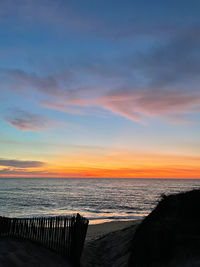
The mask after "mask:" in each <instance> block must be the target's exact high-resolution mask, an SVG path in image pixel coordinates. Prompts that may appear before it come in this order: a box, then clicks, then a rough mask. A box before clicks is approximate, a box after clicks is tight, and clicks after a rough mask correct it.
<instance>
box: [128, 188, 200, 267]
mask: <svg viewBox="0 0 200 267" xmlns="http://www.w3.org/2000/svg"><path fill="white" fill-rule="evenodd" d="M132 266H134V267H148V266H149V267H154V266H155V267H157V266H159V267H162V266H171V267H172V266H176V267H178V266H181V267H184V266H200V190H193V191H190V192H185V193H179V194H175V195H170V196H163V198H162V200H161V201H160V202H159V203H158V205H157V207H156V208H155V209H154V210H153V211H152V212H151V213H150V214H149V216H147V217H146V218H145V219H144V220H143V222H142V223H141V224H140V225H139V227H138V228H137V231H136V233H135V235H134V238H133V243H132V248H131V256H130V260H129V267H132Z"/></svg>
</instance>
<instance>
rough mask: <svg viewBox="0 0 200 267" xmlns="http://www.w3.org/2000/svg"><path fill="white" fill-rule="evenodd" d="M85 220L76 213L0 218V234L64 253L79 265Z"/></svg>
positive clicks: (86, 225) (86, 222)
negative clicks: (73, 214)
mask: <svg viewBox="0 0 200 267" xmlns="http://www.w3.org/2000/svg"><path fill="white" fill-rule="evenodd" d="M87 227H88V220H87V219H85V218H83V217H82V216H80V215H79V214H77V215H76V216H71V217H67V216H58V217H39V218H7V217H0V237H3V236H6V237H12V238H17V239H24V240H30V241H34V242H37V243H39V244H42V245H43V246H45V247H47V248H49V249H52V250H54V251H56V252H58V253H59V254H61V255H63V256H65V257H66V258H67V259H68V260H69V261H70V262H71V263H72V264H73V265H75V266H79V264H80V257H81V252H82V249H83V246H84V241H85V237H86V233H87Z"/></svg>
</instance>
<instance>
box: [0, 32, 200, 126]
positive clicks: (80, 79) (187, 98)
mask: <svg viewBox="0 0 200 267" xmlns="http://www.w3.org/2000/svg"><path fill="white" fill-rule="evenodd" d="M199 32H200V28H199V27H192V28H190V29H187V30H186V31H184V32H182V33H180V34H179V35H177V36H176V37H173V38H171V39H170V40H168V41H167V42H165V43H164V44H163V43H162V44H157V45H156V46H155V48H153V49H150V50H148V52H146V53H143V54H139V55H134V56H132V57H131V56H130V57H129V58H128V56H127V55H125V56H124V57H123V58H122V57H121V58H120V59H116V60H115V64H113V63H112V64H109V63H108V62H107V61H104V60H100V61H99V64H96V63H94V62H93V61H92V60H91V62H87V64H86V65H84V63H83V64H78V65H77V66H74V68H73V69H66V70H65V71H64V72H63V73H56V74H51V75H47V76H41V75H37V74H36V73H34V74H33V73H27V72H25V71H21V70H1V72H2V73H3V74H4V79H5V80H4V82H5V83H7V87H8V88H10V89H12V90H15V91H20V90H22V91H23V92H27V91H28V92H30V93H31V92H37V93H38V94H39V95H40V96H42V97H41V98H40V97H37V101H39V104H40V105H41V106H42V107H45V108H50V109H55V110H59V111H63V112H67V113H71V114H75V115H83V114H86V115H88V114H92V115H101V114H103V112H104V111H110V112H112V113H115V114H118V115H121V116H123V117H126V118H128V119H131V120H133V121H143V118H144V117H145V116H150V117H163V118H166V119H170V118H171V120H175V121H176V122H181V123H182V122H184V121H188V118H185V116H186V117H187V115H190V114H192V113H199V112H200V94H199V82H200V76H199V69H200V54H199V46H200V37H199V36H200V35H199ZM80 65H81V66H80ZM10 81H12V83H11V82H10ZM27 88H28V89H27ZM7 121H8V122H9V123H10V124H12V125H13V126H15V127H18V129H21V130H38V129H40V128H43V127H45V124H46V121H45V119H44V118H42V119H41V118H39V117H38V116H37V115H32V114H20V116H18V115H15V116H14V117H12V116H11V117H9V118H8V119H7Z"/></svg>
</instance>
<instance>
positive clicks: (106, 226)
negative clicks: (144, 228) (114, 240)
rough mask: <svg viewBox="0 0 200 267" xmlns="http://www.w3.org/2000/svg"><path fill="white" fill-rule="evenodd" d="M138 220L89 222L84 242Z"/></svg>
mask: <svg viewBox="0 0 200 267" xmlns="http://www.w3.org/2000/svg"><path fill="white" fill-rule="evenodd" d="M138 222H139V220H138V221H111V222H105V223H100V224H91V225H89V226H88V230H87V236H86V243H87V242H89V241H92V240H96V239H98V238H100V237H102V236H104V235H107V234H109V233H111V232H115V231H119V230H122V229H124V228H127V227H129V226H132V225H134V224H137V223H138Z"/></svg>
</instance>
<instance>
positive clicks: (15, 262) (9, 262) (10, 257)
mask: <svg viewBox="0 0 200 267" xmlns="http://www.w3.org/2000/svg"><path fill="white" fill-rule="evenodd" d="M139 222H140V221H139V220H138V221H111V222H106V223H101V224H92V225H89V226H88V232H87V236H86V240H85V246H84V249H83V253H82V258H81V266H106V265H101V264H102V262H105V264H106V262H110V263H111V261H112V259H113V257H115V258H116V255H119V257H120V256H121V253H122V252H123V253H125V254H126V255H125V256H126V257H125V258H124V259H122V260H125V259H127V256H128V255H127V251H126V249H127V243H129V242H130V239H131V237H132V235H133V233H134V231H135V228H136V226H137V225H138V223H139ZM119 242H120V243H119ZM123 249H125V251H124V250H123ZM0 266H1V267H11V266H17V267H20V266H29V267H34V266H37V267H43V266H50V267H51V266H52V267H53V266H58V267H62V266H63V267H64V266H65V267H70V266H71V265H70V263H68V262H67V261H66V259H65V258H63V257H61V256H60V255H58V254H56V253H54V252H53V251H50V250H48V249H46V248H44V247H42V246H40V245H38V244H34V243H31V242H28V241H21V240H20V241H19V240H13V239H8V238H2V239H1V240H0ZM110 266H111V265H110ZM116 266H117V265H116ZM119 266H120V265H119ZM121 266H123V265H121Z"/></svg>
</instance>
